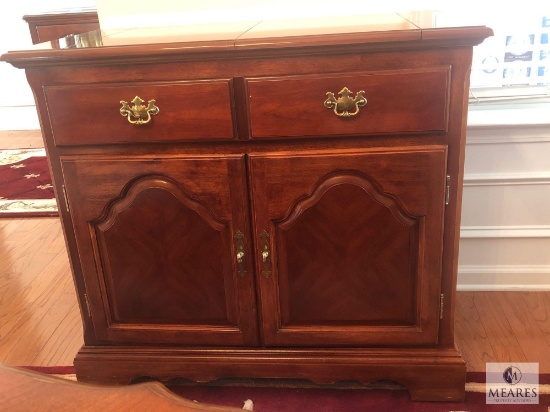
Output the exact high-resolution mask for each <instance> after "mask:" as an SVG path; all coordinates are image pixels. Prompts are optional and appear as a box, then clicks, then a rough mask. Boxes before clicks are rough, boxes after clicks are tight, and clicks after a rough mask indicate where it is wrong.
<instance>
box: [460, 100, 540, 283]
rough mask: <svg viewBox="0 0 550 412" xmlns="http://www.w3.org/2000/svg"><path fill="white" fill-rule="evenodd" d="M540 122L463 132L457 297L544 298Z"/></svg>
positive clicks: (470, 129)
mask: <svg viewBox="0 0 550 412" xmlns="http://www.w3.org/2000/svg"><path fill="white" fill-rule="evenodd" d="M541 106H543V107H545V108H546V113H550V105H548V104H546V105H541ZM517 111H521V109H517V110H516V112H517ZM507 115H508V116H510V115H511V113H510V112H507ZM472 117H474V116H472ZM501 119H502V120H505V121H509V120H510V119H508V118H506V116H501ZM539 120H540V121H539V124H523V125H522V124H518V125H512V126H511V125H495V124H492V125H483V126H481V125H476V126H474V125H470V126H469V128H468V132H467V140H466V143H467V144H466V162H465V175H464V198H463V203H462V205H463V211H462V225H461V240H460V258H459V269H458V272H459V280H458V283H459V289H461V290H518V289H522V290H550V117H548V116H545V117H544V118H543V117H541V118H540V119H539ZM544 122H546V124H544ZM519 123H521V122H519ZM525 123H527V121H525ZM540 123H541V124H540Z"/></svg>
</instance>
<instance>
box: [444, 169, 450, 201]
mask: <svg viewBox="0 0 550 412" xmlns="http://www.w3.org/2000/svg"><path fill="white" fill-rule="evenodd" d="M450 197H451V176H449V175H447V184H446V185H445V204H446V205H448V204H449V199H450Z"/></svg>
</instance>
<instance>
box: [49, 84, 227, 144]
mask: <svg viewBox="0 0 550 412" xmlns="http://www.w3.org/2000/svg"><path fill="white" fill-rule="evenodd" d="M231 90H232V88H231V81H230V80H213V81H198V82H175V83H140V84H136V85H128V84H109V85H105V84H86V85H73V86H46V87H45V88H44V93H45V96H46V101H47V104H48V108H49V113H50V121H51V127H52V131H53V137H54V141H55V144H56V145H57V146H66V145H93V144H109V143H146V142H163V141H178V140H180V141H183V140H192V141H203V140H219V139H222V140H223V139H233V137H234V128H233V111H232V106H233V105H232V92H231ZM136 96H139V98H141V99H142V100H143V101H145V103H143V104H144V105H145V106H148V103H149V101H150V100H152V99H154V100H155V103H154V105H155V106H156V107H158V109H159V111H158V113H157V114H156V115H151V116H150V120H149V121H148V122H147V123H143V124H137V123H136V124H133V123H130V121H129V119H130V120H132V121H136V120H137V118H135V117H133V116H130V118H129V119H128V118H127V117H125V116H122V115H121V112H120V109H121V106H122V105H121V103H120V101H122V100H124V101H126V102H127V103H128V105H129V107H130V108H133V107H134V105H133V103H132V100H133V99H134V97H136ZM143 119H144V120H147V115H146V114H144V115H143Z"/></svg>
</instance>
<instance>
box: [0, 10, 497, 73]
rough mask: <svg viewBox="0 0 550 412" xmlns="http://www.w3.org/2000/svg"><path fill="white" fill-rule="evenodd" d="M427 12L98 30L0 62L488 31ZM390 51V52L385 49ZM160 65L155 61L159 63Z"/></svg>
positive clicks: (381, 43)
mask: <svg viewBox="0 0 550 412" xmlns="http://www.w3.org/2000/svg"><path fill="white" fill-rule="evenodd" d="M457 21H458V19H448V18H440V14H439V13H438V12H434V11H421V12H406V13H383V14H365V15H354V16H333V17H319V18H305V19H304V18H301V19H287V20H260V21H234V22H222V23H220V22H218V23H215V24H206V23H203V24H185V25H179V26H163V27H139V28H138V27H136V28H120V29H114V28H109V29H103V30H96V31H91V32H88V33H83V34H75V35H70V36H67V37H64V38H61V39H58V40H55V41H51V42H45V43H41V44H37V45H35V46H34V47H30V48H29V49H27V50H19V51H10V52H7V53H5V54H3V55H2V56H1V57H0V60H4V61H7V62H10V63H11V64H13V65H15V66H17V67H27V66H40V65H50V64H56V62H57V64H59V63H63V64H70V63H71V62H73V61H74V62H80V63H82V61H83V60H84V61H92V60H102V61H106V60H110V61H116V60H117V59H118V60H120V61H123V60H124V58H128V57H130V56H132V57H134V58H136V57H139V56H142V57H147V58H148V59H149V60H151V58H154V56H157V57H159V58H160V57H161V56H164V57H166V56H168V55H180V57H181V56H182V55H190V54H195V55H196V54H197V53H199V54H205V53H220V52H221V53H227V52H235V51H239V52H243V51H255V52H257V51H258V50H264V51H265V50H266V49H269V50H288V49H294V50H296V49H299V48H307V49H309V50H311V48H323V47H329V48H330V47H338V46H359V47H364V48H365V47H366V48H367V49H368V48H369V47H370V48H378V49H380V48H381V47H382V48H383V47H389V48H391V47H393V48H395V47H400V48H403V47H405V48H406V47H419V43H420V44H421V45H425V46H426V47H429V45H428V43H432V44H437V45H438V46H446V45H447V46H460V45H463V46H473V45H476V44H479V43H480V42H482V41H483V40H484V39H485V38H486V37H488V36H490V35H492V30H491V29H489V28H487V27H485V26H483V25H477V24H471V23H470V22H461V21H460V22H458V23H457ZM390 45H392V46H390ZM159 61H160V60H159Z"/></svg>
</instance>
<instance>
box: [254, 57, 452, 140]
mask: <svg viewBox="0 0 550 412" xmlns="http://www.w3.org/2000/svg"><path fill="white" fill-rule="evenodd" d="M246 83H247V88H248V96H249V110H250V126H251V135H252V138H257V139H262V138H270V137H319V136H356V135H370V134H388V133H417V132H431V131H446V130H447V117H448V116H447V114H448V107H449V84H450V67H435V68H430V69H423V70H395V71H383V72H370V73H351V74H350V73H345V74H340V75H338V74H334V75H333V74H331V75H308V76H289V77H271V78H250V79H247V82H246ZM345 87H346V88H347V89H349V91H351V95H350V97H349V99H350V100H355V99H356V97H359V96H357V95H356V93H357V92H359V91H364V98H365V99H366V101H367V102H366V104H365V105H364V106H358V109H356V108H355V104H354V103H352V106H350V108H348V112H349V113H355V114H354V115H349V116H347V117H346V116H345V115H343V114H344V110H341V109H342V107H340V104H338V108H337V110H336V111H337V112H338V114H340V115H341V116H338V115H337V114H336V113H335V111H334V109H333V108H327V107H325V104H324V103H325V101H326V100H327V92H332V93H333V94H334V99H335V100H338V99H339V98H340V97H341V96H340V95H339V92H340V91H342V90H343V89H344V88H345ZM357 100H360V99H357ZM327 104H328V103H327Z"/></svg>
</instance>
